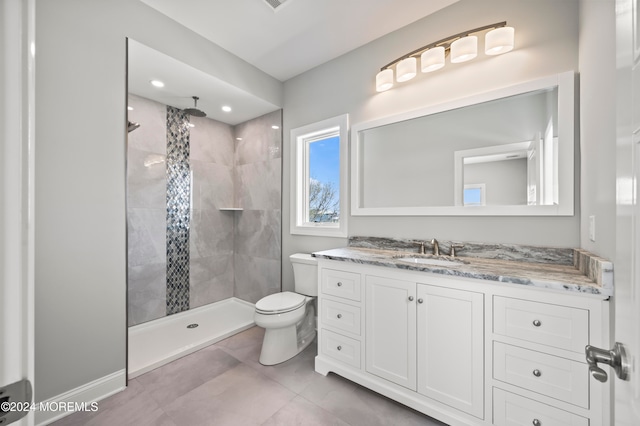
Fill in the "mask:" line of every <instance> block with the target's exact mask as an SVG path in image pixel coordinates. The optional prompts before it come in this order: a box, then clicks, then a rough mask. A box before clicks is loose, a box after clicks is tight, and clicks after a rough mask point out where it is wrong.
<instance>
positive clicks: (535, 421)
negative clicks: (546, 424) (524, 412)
mask: <svg viewBox="0 0 640 426" xmlns="http://www.w3.org/2000/svg"><path fill="white" fill-rule="evenodd" d="M531 423H533V426H542V422H541V421H540V420H538V419H533V421H532V422H531Z"/></svg>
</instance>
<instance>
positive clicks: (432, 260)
mask: <svg viewBox="0 0 640 426" xmlns="http://www.w3.org/2000/svg"><path fill="white" fill-rule="evenodd" d="M393 259H394V260H397V261H400V262H406V263H412V264H414V265H432V266H460V265H463V264H464V263H465V262H463V261H459V260H457V259H448V258H442V257H428V256H420V255H407V254H404V255H398V256H393Z"/></svg>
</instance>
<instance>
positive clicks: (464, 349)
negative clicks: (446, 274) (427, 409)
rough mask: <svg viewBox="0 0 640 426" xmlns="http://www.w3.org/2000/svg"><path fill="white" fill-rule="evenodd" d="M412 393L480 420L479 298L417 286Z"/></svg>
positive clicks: (481, 331) (481, 308) (481, 338)
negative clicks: (414, 389)
mask: <svg viewBox="0 0 640 426" xmlns="http://www.w3.org/2000/svg"><path fill="white" fill-rule="evenodd" d="M417 297H418V392H420V393H421V394H423V395H426V396H428V397H429V398H433V399H435V400H437V401H440V402H442V403H444V404H447V405H449V406H451V407H455V408H457V409H459V410H462V411H464V412H466V413H469V414H471V415H474V416H476V417H479V418H483V416H484V414H483V413H484V407H483V404H484V397H483V396H484V303H483V302H484V295H483V294H481V293H473V292H469V291H463V290H453V289H450V288H445V287H436V286H430V285H423V284H418V288H417Z"/></svg>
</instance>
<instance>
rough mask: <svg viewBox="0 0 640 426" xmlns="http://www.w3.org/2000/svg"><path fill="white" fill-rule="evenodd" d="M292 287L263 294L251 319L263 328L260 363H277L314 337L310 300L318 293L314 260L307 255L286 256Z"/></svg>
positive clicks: (315, 261) (314, 322) (300, 349)
mask: <svg viewBox="0 0 640 426" xmlns="http://www.w3.org/2000/svg"><path fill="white" fill-rule="evenodd" d="M289 259H290V261H291V265H292V266H293V279H294V281H295V290H296V292H295V293H293V292H291V291H284V292H282V293H275V294H271V295H269V296H266V297H263V298H262V299H260V300H258V302H257V303H256V312H255V315H254V320H255V322H256V325H258V326H260V327H262V328H264V329H265V333H264V341H263V342H262V352H260V364H264V365H274V364H280V363H281V362H284V361H286V360H288V359H290V358H293V357H294V356H296V355H297V354H299V353H300V352H301V351H303V350H304V348H306V347H307V346H309V343H311V342H312V341H313V339H314V338H315V337H316V317H315V308H314V301H315V296H317V295H318V261H317V259H316V258H314V257H312V256H311V255H309V254H302V253H297V254H292V255H291V256H289Z"/></svg>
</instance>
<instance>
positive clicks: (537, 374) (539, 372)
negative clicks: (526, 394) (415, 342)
mask: <svg viewBox="0 0 640 426" xmlns="http://www.w3.org/2000/svg"><path fill="white" fill-rule="evenodd" d="M533 375H534V376H536V377H540V376H542V372H541V371H540V370H538V369H537V368H536V369H535V370H533Z"/></svg>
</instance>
